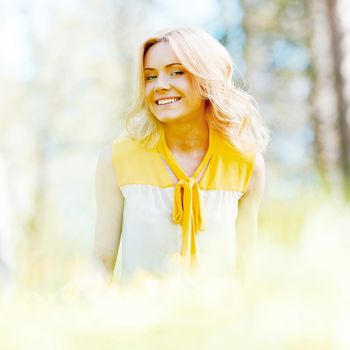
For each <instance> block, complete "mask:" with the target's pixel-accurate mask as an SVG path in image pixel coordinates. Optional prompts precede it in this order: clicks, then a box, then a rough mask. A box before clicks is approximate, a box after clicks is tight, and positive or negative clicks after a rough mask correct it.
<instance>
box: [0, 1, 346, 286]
mask: <svg viewBox="0 0 350 350" xmlns="http://www.w3.org/2000/svg"><path fill="white" fill-rule="evenodd" d="M0 9H1V10H0V48H1V55H0V84H1V94H0V259H1V264H0V265H1V271H2V272H1V275H2V276H5V277H4V278H10V279H11V278H12V279H14V280H16V281H17V282H18V283H19V284H22V285H26V286H38V285H45V286H48V285H56V284H59V283H61V282H62V281H64V280H65V279H66V278H68V277H67V275H69V271H70V269H71V268H72V266H74V264H75V262H76V261H79V259H80V258H84V257H88V256H89V254H90V252H91V248H92V242H93V235H94V220H95V194H94V176H95V167H96V161H97V155H98V152H99V150H100V149H101V148H102V147H103V146H104V145H105V144H108V143H111V142H112V140H113V139H114V138H115V137H116V136H117V135H118V133H119V132H120V130H121V129H122V128H123V125H124V116H125V112H126V110H127V108H128V106H129V105H130V103H131V98H132V91H133V86H134V81H135V54H136V50H137V47H138V44H139V42H140V41H141V40H142V39H143V38H144V37H146V36H148V35H150V34H152V33H153V32H154V31H155V30H158V29H161V28H163V27H171V26H183V25H198V26H200V27H202V28H203V29H205V30H207V31H208V32H209V33H210V34H212V35H213V36H214V37H215V38H216V39H218V40H219V41H220V42H221V43H223V44H224V45H225V46H226V47H227V49H228V50H229V52H230V53H231V55H232V57H233V60H234V63H235V67H236V70H235V73H236V74H235V79H236V81H237V84H239V85H240V86H243V87H244V88H245V89H247V90H248V91H250V92H251V93H252V95H253V96H254V97H255V98H256V100H257V102H258V104H259V106H260V110H261V113H262V115H263V117H264V119H265V120H266V123H267V124H268V126H269V128H270V130H271V143H270V145H269V148H268V150H267V152H266V154H265V159H266V164H267V183H266V193H265V198H264V202H263V204H262V211H261V234H262V235H264V236H265V237H269V239H270V240H272V241H275V242H277V243H278V244H281V245H284V246H291V247H293V246H295V245H297V244H298V242H299V239H300V235H301V229H302V227H303V225H304V224H305V221H306V220H307V218H308V216H309V215H312V213H313V211H314V210H316V209H317V208H318V207H319V206H320V204H321V203H325V202H332V203H333V201H334V202H335V203H341V205H340V207H342V206H345V205H346V203H347V202H348V201H349V197H350V196H349V179H350V167H349V158H350V140H349V138H350V133H349V131H350V127H349V120H350V119H349V118H350V111H349V104H350V20H349V19H350V18H349V16H350V15H349V13H350V4H349V2H348V1H346V0H310V1H307V0H264V1H258V0H241V1H240V0H228V1H225V0H203V1H199V0H178V1H169V0H166V1H164V0H163V1H160V0H151V1H143V0H135V1H129V2H128V1H118V0H86V1H82V0H70V1H67V0H61V1H52V0H40V1H39V0H31V1H29V0H16V1H10V0H1V1H0ZM209 54H210V53H209V52H208V55H209Z"/></svg>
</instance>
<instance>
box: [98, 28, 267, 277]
mask: <svg viewBox="0 0 350 350" xmlns="http://www.w3.org/2000/svg"><path fill="white" fill-rule="evenodd" d="M232 75H233V67H232V62H231V57H230V55H229V54H228V52H227V50H226V49H225V48H224V47H223V46H222V45H221V44H220V43H219V42H218V41H216V40H215V39H214V38H212V37H211V36H210V35H209V34H207V33H206V32H204V31H202V30H200V29H198V28H175V29H170V30H165V31H162V32H160V33H157V34H156V35H154V36H153V37H151V38H149V39H147V40H146V41H145V42H144V43H143V44H142V45H141V49H140V54H139V62H138V89H137V97H136V99H135V105H134V106H133V108H132V110H131V112H130V114H129V116H128V122H127V129H128V132H129V135H128V137H125V138H118V139H116V140H115V141H114V142H113V144H112V145H110V146H108V147H106V148H105V149H104V150H102V152H101V154H100V156H99V160H98V165H97V174H96V198H97V220H96V232H95V243H94V253H93V256H94V258H95V259H96V260H97V261H99V262H100V263H101V265H102V266H103V268H104V269H105V271H106V272H107V273H108V275H109V276H111V275H112V274H113V270H114V266H115V262H116V257H117V254H118V249H119V245H120V242H121V239H122V248H123V249H122V252H121V253H122V276H123V277H125V278H128V277H131V276H133V275H134V274H135V273H136V272H137V271H147V272H150V273H152V274H155V275H163V274H165V273H168V272H169V271H173V270H174V268H175V269H176V268H177V264H176V262H180V263H181V266H185V267H193V266H199V265H200V264H202V266H205V267H206V268H207V269H208V273H211V274H212V273H217V272H219V271H222V270H227V271H233V270H235V269H237V270H238V272H239V273H240V274H242V273H244V270H245V268H246V264H247V259H248V257H249V251H250V250H251V248H252V247H253V246H254V241H255V239H256V234H257V217H258V210H259V204H260V201H261V198H262V194H263V188H264V160H263V157H262V156H261V154H260V152H261V151H262V150H263V149H264V147H265V146H266V144H267V139H268V136H267V131H266V128H265V126H264V124H263V122H262V121H261V119H260V116H259V113H258V111H257V109H256V107H255V106H254V103H253V100H252V98H251V97H250V96H249V95H248V94H247V93H245V92H243V91H241V90H240V89H238V88H237V87H235V86H234V85H233V83H232ZM236 232H237V233H236ZM236 262H237V266H236Z"/></svg>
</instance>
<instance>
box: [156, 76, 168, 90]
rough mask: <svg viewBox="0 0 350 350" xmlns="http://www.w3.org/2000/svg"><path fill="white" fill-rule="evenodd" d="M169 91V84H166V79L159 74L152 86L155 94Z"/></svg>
mask: <svg viewBox="0 0 350 350" xmlns="http://www.w3.org/2000/svg"><path fill="white" fill-rule="evenodd" d="M169 89H170V86H169V82H168V80H167V78H166V77H164V75H162V74H159V76H158V78H157V80H156V83H155V85H154V90H155V91H156V92H159V91H166V90H169Z"/></svg>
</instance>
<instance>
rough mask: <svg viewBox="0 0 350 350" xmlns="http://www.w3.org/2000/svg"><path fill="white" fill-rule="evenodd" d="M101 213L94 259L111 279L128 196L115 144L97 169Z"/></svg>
mask: <svg viewBox="0 0 350 350" xmlns="http://www.w3.org/2000/svg"><path fill="white" fill-rule="evenodd" d="M96 205H97V216H96V226H95V241H94V248H93V254H92V255H93V259H94V262H95V263H96V262H97V263H98V265H100V267H102V269H103V272H104V273H105V274H106V277H107V278H108V280H110V279H111V277H112V276H113V271H114V266H115V262H116V258H117V254H118V249H119V243H120V237H121V228H122V217H123V205H124V199H123V196H122V193H121V191H120V188H119V186H118V183H117V178H116V175H115V172H114V168H113V164H112V147H111V146H108V147H106V148H104V149H103V150H102V151H101V152H100V155H99V159H98V163H97V169H96Z"/></svg>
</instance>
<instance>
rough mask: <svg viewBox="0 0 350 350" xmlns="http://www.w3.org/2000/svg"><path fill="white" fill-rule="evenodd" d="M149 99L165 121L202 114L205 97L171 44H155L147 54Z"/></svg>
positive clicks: (146, 66) (151, 106)
mask: <svg viewBox="0 0 350 350" xmlns="http://www.w3.org/2000/svg"><path fill="white" fill-rule="evenodd" d="M144 79H145V100H146V105H147V106H148V108H149V110H150V112H151V113H152V114H154V116H155V117H156V118H157V119H158V120H160V121H161V122H171V121H178V120H180V119H181V120H184V119H188V120H190V119H191V118H196V117H198V114H199V113H200V112H201V111H203V107H204V99H203V98H202V97H201V96H200V95H199V94H198V93H197V92H196V90H195V89H194V85H193V75H192V74H191V73H189V72H188V71H187V70H186V69H185V67H184V66H182V64H181V63H180V61H179V59H178V58H177V57H176V55H175V53H174V51H173V49H172V48H171V46H170V44H169V43H167V42H159V43H156V44H154V45H153V46H151V47H150V48H149V49H148V51H147V53H146V54H145V57H144Z"/></svg>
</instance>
